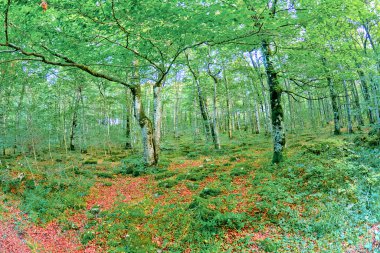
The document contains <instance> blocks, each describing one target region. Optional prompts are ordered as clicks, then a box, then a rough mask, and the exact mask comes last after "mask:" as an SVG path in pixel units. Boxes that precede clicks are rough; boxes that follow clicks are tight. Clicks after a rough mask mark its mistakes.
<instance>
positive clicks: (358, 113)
mask: <svg viewBox="0 0 380 253" xmlns="http://www.w3.org/2000/svg"><path fill="white" fill-rule="evenodd" d="M351 88H352V93H353V95H354V103H355V107H356V120H357V122H358V129H359V130H360V127H361V126H364V120H363V116H362V108H361V105H360V99H359V94H358V90H357V88H356V84H355V81H353V80H351Z"/></svg>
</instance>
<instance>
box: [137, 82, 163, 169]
mask: <svg viewBox="0 0 380 253" xmlns="http://www.w3.org/2000/svg"><path fill="white" fill-rule="evenodd" d="M131 91H132V97H133V108H134V113H135V118H136V120H137V122H138V124H139V126H140V129H141V135H142V145H143V149H144V160H145V163H146V165H148V166H152V165H155V164H157V162H158V160H157V158H158V155H157V154H156V148H155V145H154V138H153V135H154V129H153V125H152V122H151V121H150V119H149V118H148V117H147V116H146V115H145V112H144V108H143V103H142V99H141V86H140V85H136V87H134V88H132V89H131Z"/></svg>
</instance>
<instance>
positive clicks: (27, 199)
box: [21, 178, 92, 223]
mask: <svg viewBox="0 0 380 253" xmlns="http://www.w3.org/2000/svg"><path fill="white" fill-rule="evenodd" d="M91 185H92V182H90V181H84V180H83V179H82V178H70V179H65V180H63V179H62V180H54V181H51V182H46V183H42V182H41V183H39V184H38V185H37V186H36V187H35V188H32V189H31V188H26V189H25V191H24V193H23V198H22V200H23V202H22V204H21V209H22V210H23V211H24V212H26V213H28V214H29V216H30V218H31V219H32V220H34V221H36V222H42V223H45V222H48V221H51V220H52V219H55V218H59V217H62V216H63V215H64V212H65V210H68V209H74V210H80V209H83V208H85V202H84V198H83V197H84V196H86V195H87V192H88V190H89V188H90V186H91Z"/></svg>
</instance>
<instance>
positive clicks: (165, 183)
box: [158, 179, 178, 188]
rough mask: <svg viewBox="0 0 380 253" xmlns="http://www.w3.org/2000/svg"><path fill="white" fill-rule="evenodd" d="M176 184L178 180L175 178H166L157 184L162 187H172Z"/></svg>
mask: <svg viewBox="0 0 380 253" xmlns="http://www.w3.org/2000/svg"><path fill="white" fill-rule="evenodd" d="M177 184H178V181H177V180H174V179H167V180H164V181H161V182H159V183H158V186H159V187H163V188H172V187H173V186H175V185H177Z"/></svg>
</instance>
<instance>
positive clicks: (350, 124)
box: [343, 80, 354, 134]
mask: <svg viewBox="0 0 380 253" xmlns="http://www.w3.org/2000/svg"><path fill="white" fill-rule="evenodd" d="M343 88H344V94H345V98H346V112H347V131H348V133H350V134H351V133H353V132H354V131H353V129H352V119H351V118H352V117H351V101H350V96H349V94H348V89H347V84H346V80H343Z"/></svg>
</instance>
